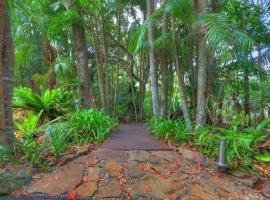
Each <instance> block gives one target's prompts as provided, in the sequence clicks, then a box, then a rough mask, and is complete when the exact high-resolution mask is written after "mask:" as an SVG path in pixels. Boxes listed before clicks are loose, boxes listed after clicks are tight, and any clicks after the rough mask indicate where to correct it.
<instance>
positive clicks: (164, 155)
mask: <svg viewBox="0 0 270 200" xmlns="http://www.w3.org/2000/svg"><path fill="white" fill-rule="evenodd" d="M151 154H152V155H155V156H157V157H158V158H160V159H163V160H167V161H170V162H175V161H179V160H180V158H179V155H178V153H176V152H174V151H152V152H151Z"/></svg>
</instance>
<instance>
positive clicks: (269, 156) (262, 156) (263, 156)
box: [256, 153, 270, 162]
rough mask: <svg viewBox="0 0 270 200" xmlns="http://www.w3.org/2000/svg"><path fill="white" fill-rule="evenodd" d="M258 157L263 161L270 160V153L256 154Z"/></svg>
mask: <svg viewBox="0 0 270 200" xmlns="http://www.w3.org/2000/svg"><path fill="white" fill-rule="evenodd" d="M256 159H258V160H260V161H263V162H270V153H265V154H260V155H258V156H256Z"/></svg>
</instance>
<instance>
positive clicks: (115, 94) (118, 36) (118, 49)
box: [113, 0, 122, 116]
mask: <svg viewBox="0 0 270 200" xmlns="http://www.w3.org/2000/svg"><path fill="white" fill-rule="evenodd" d="M121 7H122V5H121V0H120V1H119V5H118V16H117V19H118V29H117V61H116V62H117V63H116V81H115V88H114V101H113V116H115V115H116V104H117V90H118V81H119V65H120V42H121Z"/></svg>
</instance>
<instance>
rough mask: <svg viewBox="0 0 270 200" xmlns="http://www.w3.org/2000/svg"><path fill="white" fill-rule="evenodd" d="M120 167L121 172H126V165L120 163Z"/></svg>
mask: <svg viewBox="0 0 270 200" xmlns="http://www.w3.org/2000/svg"><path fill="white" fill-rule="evenodd" d="M119 168H120V169H119V172H121V173H124V172H125V167H124V166H123V165H120V167H119Z"/></svg>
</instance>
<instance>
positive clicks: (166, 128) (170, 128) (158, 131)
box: [148, 117, 189, 142]
mask: <svg viewBox="0 0 270 200" xmlns="http://www.w3.org/2000/svg"><path fill="white" fill-rule="evenodd" d="M148 124H149V126H150V127H149V131H151V132H152V133H153V134H154V135H155V136H156V137H157V138H165V139H174V140H176V141H178V142H180V141H186V140H188V139H189V136H188V134H187V127H186V125H185V123H184V122H183V121H182V120H177V121H175V120H168V119H161V118H158V117H154V118H152V119H151V120H150V121H149V123H148Z"/></svg>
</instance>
